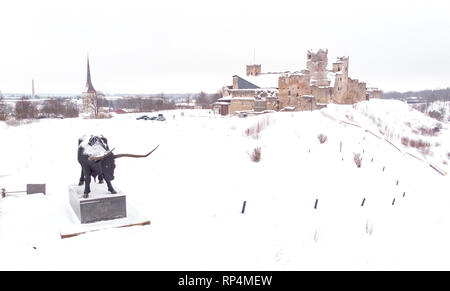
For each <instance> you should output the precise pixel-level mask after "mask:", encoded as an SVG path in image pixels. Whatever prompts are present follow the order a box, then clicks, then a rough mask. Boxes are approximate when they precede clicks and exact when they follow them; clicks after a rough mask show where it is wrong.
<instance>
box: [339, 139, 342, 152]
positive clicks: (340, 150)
mask: <svg viewBox="0 0 450 291" xmlns="http://www.w3.org/2000/svg"><path fill="white" fill-rule="evenodd" d="M339 152H340V153H342V141H341V144H340V146H339Z"/></svg>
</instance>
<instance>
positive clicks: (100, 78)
mask: <svg viewBox="0 0 450 291" xmlns="http://www.w3.org/2000/svg"><path fill="white" fill-rule="evenodd" d="M447 2H448V1H436V0H428V1H415V0H413V1H411V0H409V1H398V0H396V1H393V0H390V1H385V0H377V1H345V0H341V1H327V0H322V1H299V0H297V1H288V0H273V1H263V0H259V1H249V0H246V1H244V0H226V1H217V0H216V1H213V0H209V1H203V0H185V1H181V0H180V1H178V0H163V1H149V0H147V1H137V0H126V1H125V0H122V1H113V0H109V1H96V0H89V1H84V0H77V1H64V0H58V1H52V0H35V1H24V0H12V1H11V0H1V1H0V90H1V91H2V92H4V93H5V92H8V93H12V92H25V93H29V92H31V80H32V79H34V80H35V85H36V91H37V93H39V92H45V93H81V92H82V91H83V90H84V85H85V82H86V56H87V55H88V54H89V57H90V61H91V73H92V81H93V84H94V87H95V88H96V89H97V90H101V91H103V92H105V93H159V92H165V93H177V92H180V93H181V92H199V91H201V90H204V91H207V92H215V91H217V90H219V89H220V88H221V87H222V86H223V85H230V84H231V83H232V80H231V77H232V75H234V74H239V75H244V73H245V65H246V64H247V63H251V62H253V51H254V49H255V50H256V63H261V64H262V70H263V71H281V70H300V69H304V68H306V51H307V49H311V48H314V49H315V48H328V50H329V54H328V57H329V65H330V63H331V62H332V61H334V59H335V58H336V57H337V56H341V55H348V56H349V57H350V70H349V73H350V76H351V77H353V78H357V79H360V80H362V81H366V82H367V83H368V84H369V85H373V86H377V87H379V88H381V89H383V90H385V91H389V90H398V91H407V90H421V89H436V88H446V87H449V86H450V16H449V15H450V13H449V11H450V4H447Z"/></svg>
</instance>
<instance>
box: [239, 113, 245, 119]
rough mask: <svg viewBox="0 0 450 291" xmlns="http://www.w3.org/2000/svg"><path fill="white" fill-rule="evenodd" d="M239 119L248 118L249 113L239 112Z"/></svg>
mask: <svg viewBox="0 0 450 291" xmlns="http://www.w3.org/2000/svg"><path fill="white" fill-rule="evenodd" d="M238 116H239V117H241V118H243V117H247V112H239V115H238Z"/></svg>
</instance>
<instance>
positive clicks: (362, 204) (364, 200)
mask: <svg viewBox="0 0 450 291" xmlns="http://www.w3.org/2000/svg"><path fill="white" fill-rule="evenodd" d="M364 202H366V198H364V199H363V201H362V203H361V207H362V206H364Z"/></svg>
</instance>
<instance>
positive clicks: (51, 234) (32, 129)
mask: <svg viewBox="0 0 450 291" xmlns="http://www.w3.org/2000/svg"><path fill="white" fill-rule="evenodd" d="M163 113H164V115H165V116H166V118H167V121H165V122H158V121H143V120H136V117H137V116H138V115H134V114H128V115H117V116H115V117H114V118H112V119H109V120H86V119H64V120H40V121H39V122H36V123H31V124H26V125H22V126H18V127H11V126H7V125H6V124H4V123H0V136H1V137H2V142H1V143H0V163H1V167H0V187H5V188H7V190H20V189H23V188H24V186H25V184H26V183H46V184H47V195H46V196H44V195H39V194H38V195H30V196H25V195H22V194H15V195H10V196H7V197H6V198H4V199H0V258H1V260H0V269H23V268H26V269H150V270H173V269H183V270H189V269H195V270H204V269H206V270H222V269H240V270H247V269H250V270H255V269H264V270H266V269H267V270H278V269H294V270H298V269H300V270H301V269H360V268H364V269H384V268H389V269H396V268H401V269H405V268H406V269H408V268H411V269H417V268H418V269H429V268H444V269H449V268H450V263H449V262H450V252H447V247H448V245H449V243H450V212H449V211H448V209H450V198H449V197H448V193H447V192H448V189H449V176H448V175H441V174H440V173H439V172H437V171H436V170H434V169H433V168H431V167H430V162H431V163H433V164H434V165H436V166H437V167H438V168H439V169H441V170H442V171H443V172H448V165H447V164H448V162H449V158H448V156H444V155H445V154H446V152H445V151H446V150H447V151H450V150H448V149H449V146H448V142H449V140H450V139H449V133H448V124H445V123H444V124H442V129H440V131H439V134H437V135H434V136H419V135H418V134H415V133H414V132H413V131H412V129H416V128H417V127H420V126H426V127H432V126H434V125H435V123H436V121H435V120H432V119H429V118H428V117H425V116H424V115H421V113H420V114H419V113H418V112H416V111H413V110H409V109H408V108H405V107H404V106H403V104H400V103H396V102H395V101H387V100H371V101H370V102H362V103H359V104H357V105H355V106H338V105H331V106H330V107H329V108H326V109H323V110H321V111H314V112H293V113H291V112H286V113H273V114H265V115H262V116H257V117H248V118H237V117H221V116H217V115H214V114H212V113H210V112H209V111H206V110H188V111H184V114H183V115H182V114H181V111H168V112H163ZM344 121H345V122H344ZM407 123H408V124H410V125H408V124H407ZM258 124H259V126H258ZM379 124H380V125H379ZM385 126H386V130H385V131H384V133H383V134H382V133H381V132H380V131H379V129H380V128H381V129H382V130H383V129H384V128H385ZM255 128H259V133H258V134H256V133H255ZM91 133H94V134H103V135H104V136H105V137H107V138H108V144H109V147H110V148H114V147H115V148H116V149H115V153H121V152H127V153H138V154H139V153H146V152H148V150H149V149H152V148H154V147H155V146H156V145H158V144H160V147H159V148H158V149H157V150H156V151H155V152H154V153H153V154H152V155H151V156H150V157H148V158H146V159H125V158H124V159H120V160H117V162H116V165H117V167H116V174H115V177H116V179H115V180H114V181H113V185H114V186H115V187H116V188H118V189H120V190H122V191H123V192H124V193H126V194H127V195H128V196H127V201H129V202H130V203H134V204H135V205H137V206H138V207H139V209H140V211H141V213H142V214H144V215H145V216H147V217H148V218H149V219H150V220H151V225H150V226H136V227H131V228H119V229H108V230H102V231H97V232H91V233H87V234H84V235H80V236H77V237H73V238H69V239H64V240H61V239H60V236H59V235H60V232H59V231H60V228H61V225H62V224H63V222H64V221H65V220H66V219H67V217H68V216H70V215H71V209H70V208H69V204H68V193H67V187H68V185H70V184H74V183H77V181H78V179H79V175H80V166H79V165H78V163H77V160H76V151H77V141H78V138H79V137H81V136H83V135H85V134H91ZM319 134H323V135H326V136H327V141H326V142H325V143H320V142H319V140H318V135H319ZM374 134H375V135H378V136H379V137H380V138H378V137H376V136H375V135H374ZM406 135H408V137H409V138H410V139H412V138H413V137H414V138H419V137H420V138H423V139H424V140H425V139H427V140H430V142H431V144H432V146H430V150H429V152H428V153H422V152H420V151H418V150H417V149H416V148H412V147H411V146H405V145H403V144H402V143H401V138H402V137H403V136H406ZM386 139H388V140H389V141H390V142H391V143H392V144H394V145H395V146H396V147H397V148H398V149H397V148H395V147H394V146H393V145H392V144H390V143H388V142H387V141H386ZM437 143H439V144H440V145H439V146H437V145H436V144H437ZM255 148H260V149H261V160H260V161H259V162H257V163H256V162H252V161H251V159H250V155H251V153H252V152H253V150H254V149H255ZM406 152H410V153H412V154H414V155H416V156H417V157H419V158H420V159H421V160H418V159H416V158H414V157H412V156H410V155H408V154H406ZM355 153H356V154H358V153H359V154H360V155H361V156H362V164H361V167H360V168H358V167H357V166H356V165H355V162H354V154H355ZM444 161H445V162H446V163H447V164H445V163H443V162H444ZM105 187H106V186H105ZM394 199H395V201H394ZM244 201H246V209H245V213H244V214H242V213H241V210H242V205H243V202H244ZM316 201H317V205H316V208H314V206H315V204H316ZM363 201H364V204H363V206H361V204H362V203H363Z"/></svg>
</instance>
